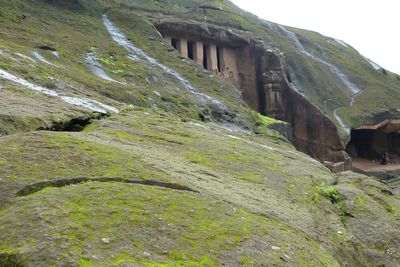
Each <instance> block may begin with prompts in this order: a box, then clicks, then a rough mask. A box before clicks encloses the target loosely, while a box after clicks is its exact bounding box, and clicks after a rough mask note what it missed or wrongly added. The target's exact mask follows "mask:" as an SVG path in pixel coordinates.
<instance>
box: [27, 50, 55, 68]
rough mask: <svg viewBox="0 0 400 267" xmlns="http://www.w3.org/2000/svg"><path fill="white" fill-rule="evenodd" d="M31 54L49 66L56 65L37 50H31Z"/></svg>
mask: <svg viewBox="0 0 400 267" xmlns="http://www.w3.org/2000/svg"><path fill="white" fill-rule="evenodd" d="M32 55H33V56H34V57H35V58H37V59H39V60H40V61H42V62H43V63H46V64H49V65H51V66H54V67H57V65H55V64H53V63H51V62H50V61H48V60H47V59H46V58H45V57H44V56H42V55H41V54H40V53H39V52H38V51H32Z"/></svg>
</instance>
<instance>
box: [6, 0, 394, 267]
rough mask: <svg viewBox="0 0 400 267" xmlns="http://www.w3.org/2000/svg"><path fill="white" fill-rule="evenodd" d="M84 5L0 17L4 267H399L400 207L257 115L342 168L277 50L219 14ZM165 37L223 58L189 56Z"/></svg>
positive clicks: (165, 5) (220, 5) (9, 8)
mask: <svg viewBox="0 0 400 267" xmlns="http://www.w3.org/2000/svg"><path fill="white" fill-rule="evenodd" d="M77 2H78V3H79V4H80V5H81V8H80V9H79V11H78V12H76V11H75V10H74V9H68V10H66V9H65V8H64V7H63V6H60V5H59V4H58V3H54V2H47V1H42V0H32V1H23V0H15V1H8V0H0V26H1V27H0V135H1V136H0V192H1V194H0V266H54V265H57V266H222V265H225V266H262V265H276V266H371V265H372V266H382V265H385V266H396V265H398V264H399V262H400V254H399V253H400V252H399V251H398V242H399V236H400V233H399V229H400V227H399V225H398V224H399V215H398V211H399V210H400V198H399V193H398V192H397V191H396V190H395V189H393V188H391V187H389V186H387V185H385V184H383V183H381V182H380V181H378V180H377V179H375V178H371V177H368V176H363V175H358V174H355V173H352V172H345V173H341V174H332V172H330V171H329V170H328V169H327V168H326V167H325V166H323V165H322V164H321V163H320V162H319V161H317V160H315V159H313V158H312V157H310V156H308V155H306V154H304V153H302V152H299V151H298V150H296V149H295V148H294V147H293V145H292V144H291V143H289V142H288V140H287V139H290V134H287V132H288V129H290V127H289V126H288V124H283V123H282V122H280V121H277V120H276V119H273V118H270V117H267V116H263V115H261V114H259V113H258V112H257V111H259V112H261V113H262V114H264V115H268V114H269V115H274V116H276V117H278V118H281V119H284V120H286V121H289V122H291V123H292V125H293V126H294V127H295V129H294V130H293V133H294V135H293V136H292V139H293V142H294V143H296V145H297V146H298V147H300V148H301V147H303V148H304V150H305V151H306V149H308V150H309V151H307V152H308V153H310V154H312V155H313V156H315V157H319V155H329V156H330V157H336V154H335V153H339V152H340V149H339V148H340V142H339V141H338V138H336V136H337V132H336V131H335V128H334V126H333V124H332V123H331V122H330V121H329V120H328V119H327V118H326V117H325V116H324V115H325V114H327V115H328V116H331V115H329V114H330V113H328V112H326V110H325V109H322V108H321V106H320V105H319V104H318V103H319V101H316V99H317V100H318V99H319V98H316V97H314V96H313V93H312V92H314V91H313V88H312V87H310V88H311V89H310V90H309V91H307V90H305V89H304V88H308V87H307V86H304V82H303V81H302V80H300V78H301V77H302V75H301V74H304V73H303V72H302V70H299V69H298V68H297V67H298V63H299V62H303V61H301V60H304V62H303V63H304V65H302V66H303V68H304V69H305V70H304V71H306V70H311V69H312V68H313V67H315V66H314V65H313V64H316V63H315V61H311V60H309V58H310V57H309V56H306V55H305V54H304V53H302V54H301V55H296V54H294V55H293V56H291V52H293V49H292V48H291V46H292V44H293V43H292V41H290V40H289V41H288V39H287V38H286V37H285V36H286V35H283V34H280V31H279V30H276V31H275V30H271V29H270V28H269V27H268V26H267V25H266V22H264V21H260V20H259V19H257V18H255V17H253V16H250V15H248V14H246V13H243V12H242V11H241V10H239V9H237V8H236V7H234V6H233V5H232V4H231V3H230V2H229V1H207V3H206V4H205V3H204V1H197V0H191V1H188V0H177V1H149V0H146V1H130V0H116V1H102V0H85V1H77ZM174 19H175V21H174ZM165 21H174V24H173V25H175V26H174V27H181V26H180V25H185V23H186V24H187V25H199V26H198V27H199V28H196V29H197V30H198V32H199V34H201V32H202V29H203V30H204V29H208V31H209V35H210V36H216V37H215V38H216V39H222V40H225V41H224V42H215V43H214V42H211V41H213V40H215V38H214V39H212V40H209V41H207V42H209V43H207V44H206V49H204V46H203V51H202V52H203V53H197V52H199V51H200V49H198V48H199V47H200V46H198V45H197V44H198V42H199V40H190V39H192V38H194V37H190V36H187V38H185V39H188V40H186V44H187V46H186V48H187V49H186V50H187V56H185V53H184V51H185V49H184V46H182V43H184V42H177V40H175V45H176V47H177V49H178V48H180V53H178V52H177V51H176V50H175V49H172V48H171V44H172V39H174V38H172V39H171V43H169V40H167V38H164V37H168V36H164V37H162V36H160V34H159V32H158V31H157V29H156V28H155V27H154V25H155V24H156V23H157V22H161V23H162V22H165ZM182 21H183V22H184V23H182ZM177 29H178V30H179V29H181V28H177ZM213 29H215V30H213ZM159 30H160V29H159ZM221 30H222V32H221ZM224 32H225V33H224ZM267 33H268V34H267ZM301 34H302V36H303V35H307V32H302V33H301ZM209 35H208V34H207V35H205V36H209ZM202 36H203V35H202ZM299 36H300V33H299ZM170 37H174V36H170ZM203 37H204V36H203ZM311 37H314V35H312V34H311ZM311 37H309V38H311ZM300 39H301V38H300ZM191 41H192V42H191ZM195 41H196V42H195ZM319 41H320V40H315V41H314V42H313V43H318V42H319ZM231 43H237V44H240V45H237V46H232V45H230V44H231ZM285 45H286V46H285ZM190 47H191V49H189V48H190ZM334 47H336V46H335V45H334ZM49 48H51V49H49ZM278 48H279V49H281V50H285V49H287V50H285V51H284V52H285V54H284V58H283V63H282V57H281V53H279V52H278V51H277V49H278ZM306 48H308V49H309V48H310V46H306ZM197 49H198V50H197ZM325 49H327V48H325ZM204 51H206V52H205V53H204ZM346 51H347V50H346ZM190 52H191V53H190ZM347 52H348V51H347ZM347 52H346V53H347ZM195 55H196V56H199V57H196V58H195ZM191 57H193V60H189V58H191ZM201 58H202V60H200V59H201ZM236 58H237V60H236ZM233 59H235V60H233ZM196 60H197V61H196ZM357 60H359V59H357ZM204 61H205V62H204ZM204 63H206V64H204ZM337 64H338V65H340V64H339V63H337ZM325 66H326V65H325ZM346 66H347V65H346ZM204 67H206V68H207V70H206V69H205V68H204ZM321 69H323V68H321ZM287 73H289V74H290V75H289V76H290V77H288V74H287ZM293 73H295V74H297V76H293ZM317 73H318V74H319V75H320V79H317V80H316V81H315V82H317V83H318V84H319V85H323V83H324V82H326V81H327V80H326V79H325V78H327V79H328V81H329V82H330V81H332V79H333V80H334V77H333V76H332V77H331V76H329V72H326V70H321V71H320V72H317ZM313 74H315V73H313ZM374 75H375V74H374ZM356 76H357V75H356ZM321 77H322V78H321ZM373 77H375V76H373ZM287 78H290V80H291V81H292V82H293V83H294V84H295V85H296V88H297V89H298V90H299V91H300V92H297V91H296V89H295V88H294V87H293V86H292V85H291V84H290V83H289V82H288V81H287ZM295 78H297V80H296V79H295ZM309 78H310V77H309ZM312 78H313V77H311V79H312ZM314 78H315V77H314ZM377 79H378V80H379V79H380V78H379V77H378V78H377ZM228 81H229V82H228ZM379 81H381V80H379ZM329 84H330V83H329ZM332 84H335V83H332ZM233 85H234V86H233ZM297 85H301V86H300V87H298V86H297ZM339 87H340V86H338V88H339ZM238 88H239V89H240V90H239V89H238ZM321 88H324V90H322V89H321V94H324V95H325V94H329V91H330V90H329V87H321ZM338 90H340V88H339V89H338ZM385 90H386V89H383V92H386V93H387V91H385ZM302 92H303V93H302ZM366 92H368V91H366ZM303 94H304V95H303ZM364 98H368V94H367V93H366V94H361V95H359V96H358V97H357V98H356V100H355V104H354V108H355V114H356V115H357V114H358V115H360V114H359V109H358V108H357V105H358V104H357V103H358V101H361V102H362V101H363V99H364ZM332 99H333V98H332ZM347 100H349V99H347V96H346V99H344V100H343V101H344V102H343V103H345V102H346V101H347ZM335 101H336V100H335ZM311 103H312V104H311ZM365 105H366V106H367V107H366V108H369V107H370V106H368V105H370V104H368V103H366V104H365ZM315 106H318V107H319V108H316V107H315ZM327 106H329V105H327ZM329 108H334V109H337V106H332V107H327V110H328V109H329ZM255 110H256V111H255ZM320 110H324V111H325V113H323V112H321V111H320ZM329 110H330V109H329ZM343 110H345V108H343ZM330 111H332V110H330ZM308 113H311V114H312V116H309V115H310V114H308ZM341 113H342V110H340V109H339V110H337V114H338V115H342V114H341ZM303 115H304V116H303ZM356 115H354V116H356ZM358 115H357V116H358ZM357 116H356V117H357ZM361 117H362V116H361ZM344 121H345V122H347V123H348V124H350V122H351V120H346V119H344ZM298 122H299V124H297V123H298ZM300 122H301V123H300ZM277 125H278V126H279V127H278V126H277ZM313 126H315V127H321V128H323V127H324V128H325V129H326V130H327V132H326V133H325V132H323V131H320V130H319V129H320V128H316V129H313V130H314V131H312V129H311V128H312V127H313ZM271 129H277V130H279V131H281V132H282V133H285V134H286V137H287V138H285V137H283V136H282V135H281V134H279V133H278V132H277V131H275V130H271ZM338 151H339V152H338ZM313 153H314V154H313ZM337 157H340V154H339V156H337Z"/></svg>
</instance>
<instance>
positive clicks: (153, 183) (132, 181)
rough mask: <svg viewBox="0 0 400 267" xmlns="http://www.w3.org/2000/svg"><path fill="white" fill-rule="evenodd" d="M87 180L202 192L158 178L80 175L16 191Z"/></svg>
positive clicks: (23, 192) (27, 192) (22, 193)
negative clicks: (86, 176) (141, 178)
mask: <svg viewBox="0 0 400 267" xmlns="http://www.w3.org/2000/svg"><path fill="white" fill-rule="evenodd" d="M87 182H100V183H107V182H118V183H127V184H140V185H148V186H157V187H164V188H168V189H173V190H179V191H188V192H193V193H200V192H199V191H196V190H193V189H191V188H189V187H187V186H184V185H180V184H175V183H168V182H161V181H156V180H139V179H124V178H115V177H105V178H85V177H79V178H69V179H59V180H53V181H43V182H38V183H33V184H30V185H27V186H24V187H23V188H22V189H20V190H19V191H18V192H17V193H16V195H17V196H18V197H23V196H28V195H30V194H33V193H36V192H38V191H41V190H43V189H44V188H46V187H64V186H69V185H75V184H80V183H87Z"/></svg>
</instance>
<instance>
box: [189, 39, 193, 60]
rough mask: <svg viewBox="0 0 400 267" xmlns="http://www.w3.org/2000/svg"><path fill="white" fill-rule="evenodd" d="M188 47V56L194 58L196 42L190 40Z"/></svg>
mask: <svg viewBox="0 0 400 267" xmlns="http://www.w3.org/2000/svg"><path fill="white" fill-rule="evenodd" d="M187 49H188V57H189V58H190V59H192V60H193V59H194V43H193V42H191V41H189V42H188V43H187Z"/></svg>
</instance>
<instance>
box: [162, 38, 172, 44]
mask: <svg viewBox="0 0 400 267" xmlns="http://www.w3.org/2000/svg"><path fill="white" fill-rule="evenodd" d="M164 39H165V42H166V43H167V44H169V45H172V38H171V37H169V36H165V37H164Z"/></svg>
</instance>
